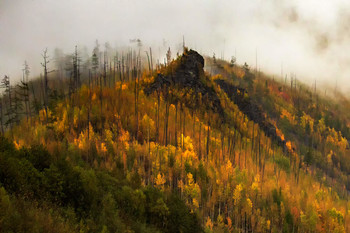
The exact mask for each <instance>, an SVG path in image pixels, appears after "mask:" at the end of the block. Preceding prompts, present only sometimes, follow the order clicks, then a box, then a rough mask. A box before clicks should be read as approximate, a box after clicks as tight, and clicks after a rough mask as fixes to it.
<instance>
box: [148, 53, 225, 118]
mask: <svg viewBox="0 0 350 233" xmlns="http://www.w3.org/2000/svg"><path fill="white" fill-rule="evenodd" d="M203 67H204V58H203V57H202V56H201V55H200V54H199V53H197V52H196V51H194V50H189V51H185V53H184V54H183V55H182V56H181V57H180V58H178V60H176V61H174V62H173V63H172V64H170V66H169V67H168V68H167V72H166V73H165V72H163V73H162V72H161V73H158V75H157V77H156V78H155V80H154V82H153V83H151V84H149V85H147V86H146V87H145V89H144V91H145V93H146V94H151V93H152V92H156V91H158V92H160V91H163V90H164V89H167V90H168V88H177V89H178V90H180V93H181V95H182V96H179V99H180V101H182V99H181V98H182V97H185V96H186V95H187V96H188V95H190V96H191V97H190V102H189V101H185V103H184V104H186V105H191V106H189V107H195V108H199V107H203V105H204V108H206V110H209V109H211V110H213V111H214V112H217V113H219V114H220V115H222V116H223V115H224V110H223V108H222V106H221V104H220V100H219V97H218V96H217V94H216V92H215V90H214V88H213V86H212V83H211V81H210V80H209V78H208V77H206V76H205V74H204V69H203ZM163 94H164V93H163ZM200 105H201V106H200Z"/></svg>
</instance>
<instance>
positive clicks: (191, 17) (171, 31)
mask: <svg viewBox="0 0 350 233" xmlns="http://www.w3.org/2000/svg"><path fill="white" fill-rule="evenodd" d="M349 29H350V3H347V1H345V0H344V1H340V0H332V1H330V0H293V1H288V0H249V1H247V0H230V1H229V0H227V1H209V0H208V1H204V0H194V1H191V2H190V1H188V0H177V1H170V0H158V1H156V0H140V1H136V0H114V1H113V0H59V1H58V0H0V76H1V77H2V76H3V75H5V74H7V75H10V77H11V78H12V79H15V80H19V79H20V77H21V75H22V68H23V63H24V60H27V61H28V64H29V66H30V67H31V76H32V77H33V76H35V75H38V74H39V73H40V72H41V70H40V69H41V67H40V62H41V53H42V51H43V50H44V49H45V48H48V51H49V55H51V56H53V51H54V49H55V48H61V49H63V50H64V52H65V53H72V52H73V51H74V47H75V45H78V46H79V47H84V46H86V47H87V48H88V51H92V48H93V45H94V43H95V40H96V39H98V40H99V41H100V43H101V44H103V43H104V42H109V43H110V44H111V45H112V46H113V47H114V46H128V45H130V42H129V41H130V39H135V38H139V39H141V40H142V43H143V45H144V47H149V46H152V49H153V50H154V51H160V52H162V51H163V50H164V49H165V48H167V47H168V46H170V47H171V49H172V51H173V54H175V53H176V51H178V50H180V48H181V44H182V39H183V36H184V38H185V43H186V46H188V47H190V48H193V49H196V50H197V51H198V52H201V53H202V54H205V55H209V56H212V55H213V53H215V54H216V56H217V57H223V58H224V59H227V60H229V59H230V57H231V56H233V55H236V58H237V62H238V63H240V64H242V63H244V62H247V63H248V64H249V65H250V66H251V67H252V68H255V66H256V55H257V61H258V69H260V70H261V71H264V72H268V73H271V74H273V75H275V76H276V77H280V75H281V67H283V73H284V74H287V75H288V77H289V75H290V73H291V72H293V73H295V74H296V75H297V78H298V79H300V80H303V81H304V82H307V83H313V82H314V80H317V81H318V82H319V83H321V82H324V83H328V84H331V85H333V86H334V85H335V83H336V82H337V83H338V86H342V87H343V88H344V89H343V90H347V88H349V87H350V85H349V83H348V82H347V80H348V79H349V77H350V66H349V63H350V53H349V52H348V51H350V43H349V42H350V30H349ZM145 49H146V48H145ZM156 56H158V58H160V59H161V57H160V55H156ZM156 58H157V57H156ZM51 65H52V66H53V64H51Z"/></svg>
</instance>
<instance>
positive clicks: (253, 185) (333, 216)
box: [0, 46, 350, 232]
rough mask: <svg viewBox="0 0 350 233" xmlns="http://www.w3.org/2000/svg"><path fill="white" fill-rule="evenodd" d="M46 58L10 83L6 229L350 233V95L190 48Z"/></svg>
mask: <svg viewBox="0 0 350 233" xmlns="http://www.w3.org/2000/svg"><path fill="white" fill-rule="evenodd" d="M101 54H103V55H101ZM43 58H44V61H43V63H42V65H43V75H42V76H41V77H40V78H36V79H34V78H33V79H32V80H30V78H29V74H30V73H29V67H28V65H27V63H26V65H25V67H24V75H23V79H22V81H21V83H20V84H19V85H17V86H13V85H11V83H10V79H9V77H8V76H5V77H4V79H3V82H2V83H3V87H4V92H3V96H2V99H1V105H0V110H1V112H0V113H1V118H0V119H1V122H0V123H1V129H2V137H1V140H0V231H1V232H28V231H30V232H350V222H349V221H350V217H349V213H350V212H349V210H348V208H349V207H350V203H349V201H348V193H349V190H350V175H349V174H350V157H349V156H350V152H349V144H348V139H349V138H350V128H349V126H350V102H349V100H348V98H347V97H346V96H343V95H341V94H340V93H337V92H336V93H332V94H328V95H325V94H320V92H319V91H318V90H317V89H316V86H315V87H314V88H310V87H308V86H306V85H305V84H303V83H301V82H300V81H299V80H297V79H296V78H295V77H293V76H292V77H291V78H289V79H288V80H287V79H283V81H282V80H280V78H278V79H275V78H274V77H271V76H268V75H266V74H264V73H262V72H258V71H256V70H255V71H254V70H252V69H250V67H249V66H248V65H247V64H244V65H243V66H240V65H238V64H236V62H235V59H234V58H233V59H232V60H231V61H230V62H227V61H224V60H220V59H216V58H215V57H203V56H202V55H200V54H199V53H197V52H196V51H194V50H190V49H187V48H184V52H183V54H181V55H178V56H177V57H175V58H174V57H172V54H171V50H170V48H169V50H168V52H167V54H166V60H165V61H164V63H159V61H158V62H157V64H155V65H154V64H153V58H152V50H151V49H150V51H149V52H148V51H147V57H143V56H141V54H140V49H137V48H136V49H134V50H133V49H127V50H123V51H113V52H112V50H111V51H106V52H104V53H102V52H100V51H99V47H98V46H96V47H95V49H94V51H93V52H92V55H91V56H88V57H87V58H85V59H83V58H82V57H81V55H80V52H79V50H78V49H77V48H76V49H75V52H74V53H73V55H69V56H64V55H63V54H61V55H59V54H58V53H57V54H56V55H55V65H54V64H52V63H48V61H49V57H48V54H47V51H45V52H44V55H43ZM52 70H55V72H52V73H51V72H50V71H52Z"/></svg>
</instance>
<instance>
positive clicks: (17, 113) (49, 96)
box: [0, 39, 171, 134]
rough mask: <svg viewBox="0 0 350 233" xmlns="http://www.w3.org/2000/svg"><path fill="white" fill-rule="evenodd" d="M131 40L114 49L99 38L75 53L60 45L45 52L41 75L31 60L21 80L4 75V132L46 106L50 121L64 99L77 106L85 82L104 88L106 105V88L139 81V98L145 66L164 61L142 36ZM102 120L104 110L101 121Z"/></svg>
mask: <svg viewBox="0 0 350 233" xmlns="http://www.w3.org/2000/svg"><path fill="white" fill-rule="evenodd" d="M130 43H131V46H128V47H126V46H125V47H121V48H112V47H111V45H110V44H109V43H108V42H106V43H105V44H104V45H101V44H100V43H99V42H98V40H96V41H95V45H94V48H93V50H92V51H89V50H88V49H87V48H86V47H83V48H78V46H75V48H74V50H73V52H71V53H64V52H63V51H62V50H61V49H59V48H56V49H55V50H54V52H53V54H49V52H48V49H47V48H46V49H44V50H43V51H42V53H41V56H42V61H41V62H40V64H41V66H42V72H41V73H40V76H31V74H30V66H29V64H30V62H27V61H25V62H24V64H23V67H22V72H23V75H22V77H21V78H20V81H19V82H18V83H14V82H13V81H12V80H13V78H12V77H10V76H9V75H4V77H3V78H2V79H1V88H2V90H3V91H2V96H1V101H0V124H1V132H2V134H4V132H5V131H6V130H8V129H10V128H11V127H12V126H13V125H18V124H19V123H20V120H21V119H23V118H25V119H26V120H27V121H30V118H31V116H32V114H38V113H39V111H40V109H42V108H43V109H45V115H46V116H45V117H46V120H48V115H49V114H48V109H49V108H51V107H52V106H54V104H55V103H56V102H57V101H58V100H60V99H62V98H65V97H69V98H71V104H72V105H73V107H74V104H75V102H76V101H77V100H76V99H75V98H76V97H75V95H74V94H75V93H76V92H77V90H79V88H80V87H81V86H82V85H83V84H85V85H87V86H89V87H90V88H95V87H100V88H101V89H100V90H101V91H100V96H99V99H100V101H101V106H102V105H103V96H102V88H103V87H109V88H111V87H114V86H115V85H116V83H117V82H118V83H119V84H120V88H121V87H122V85H123V83H124V82H128V81H132V80H138V81H137V82H135V98H136V99H137V96H138V90H139V87H138V85H139V80H140V78H141V76H142V69H143V68H147V69H148V70H149V72H153V70H154V69H158V68H159V67H160V66H161V62H160V61H159V58H158V59H155V58H154V56H153V54H152V48H151V47H149V48H145V47H144V46H143V44H142V42H141V40H140V39H134V40H130ZM159 50H160V49H159ZM158 56H159V55H158ZM170 61H171V51H170V48H168V51H167V60H166V59H164V64H166V63H167V62H170ZM164 64H162V65H164ZM16 78H17V77H16ZM16 80H17V79H16ZM136 108H137V104H135V109H136ZM135 114H137V113H135ZM102 119H103V116H102V113H101V122H102ZM101 124H103V123H101Z"/></svg>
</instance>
